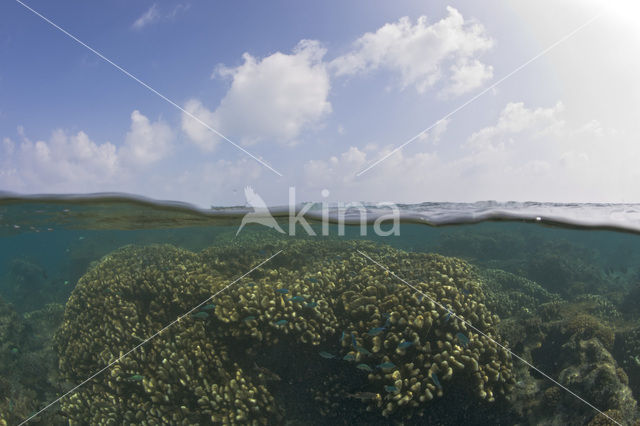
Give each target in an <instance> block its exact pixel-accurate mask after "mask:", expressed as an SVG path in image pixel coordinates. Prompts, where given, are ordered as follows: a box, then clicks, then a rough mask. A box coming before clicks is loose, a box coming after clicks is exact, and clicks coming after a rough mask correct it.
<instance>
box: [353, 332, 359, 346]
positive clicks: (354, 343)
mask: <svg viewBox="0 0 640 426" xmlns="http://www.w3.org/2000/svg"><path fill="white" fill-rule="evenodd" d="M351 344H352V345H353V347H354V348H357V347H358V342H356V336H354V335H353V333H351Z"/></svg>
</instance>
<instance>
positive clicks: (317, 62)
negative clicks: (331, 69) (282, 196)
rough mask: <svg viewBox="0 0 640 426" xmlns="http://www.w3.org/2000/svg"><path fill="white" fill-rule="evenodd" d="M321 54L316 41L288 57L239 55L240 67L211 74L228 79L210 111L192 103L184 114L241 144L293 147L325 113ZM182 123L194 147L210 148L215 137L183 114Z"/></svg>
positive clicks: (327, 105) (326, 83)
mask: <svg viewBox="0 0 640 426" xmlns="http://www.w3.org/2000/svg"><path fill="white" fill-rule="evenodd" d="M325 52H326V51H325V49H324V48H323V47H322V46H321V45H320V44H319V43H318V42H316V41H311V40H302V41H301V42H300V43H298V45H297V46H296V47H295V49H294V50H293V53H292V54H284V53H280V52H277V53H274V54H272V55H270V56H268V57H266V58H264V59H257V58H255V57H253V56H251V55H250V54H248V53H245V54H244V55H243V58H244V63H243V64H242V65H240V66H238V67H236V68H227V67H222V66H221V67H218V68H217V69H216V71H214V74H213V77H215V76H222V77H230V78H231V87H230V88H229V90H228V92H227V93H226V95H225V96H224V98H223V99H222V100H221V101H220V104H219V106H218V107H217V108H216V110H215V111H213V112H212V111H210V110H208V109H207V108H206V107H204V106H203V105H202V102H200V101H199V100H196V99H192V100H190V101H189V102H187V104H186V106H185V109H186V110H187V111H189V112H191V113H193V114H194V115H196V116H197V117H199V118H200V119H202V120H203V121H204V122H206V123H207V124H209V125H210V126H211V127H212V128H214V129H216V130H218V131H220V132H221V133H222V134H224V135H225V136H227V137H229V138H231V139H232V140H234V141H239V142H241V143H242V144H245V145H250V144H253V143H256V142H258V141H261V140H275V141H276V142H279V143H281V144H285V145H292V144H295V143H296V142H297V138H298V137H299V136H300V134H301V133H302V131H303V130H304V129H306V128H309V127H312V126H314V125H318V124H319V123H320V121H321V120H322V118H323V117H325V116H326V115H327V114H328V113H330V112H331V104H330V103H329V101H328V100H327V96H328V94H329V88H330V82H329V75H328V73H327V70H326V67H325V64H324V63H323V62H322V57H323V56H324V54H325ZM182 123H183V130H184V131H185V132H186V133H187V135H188V136H189V137H190V138H191V139H192V140H193V141H194V142H196V144H198V145H199V146H201V147H212V146H214V145H215V141H216V139H217V138H215V137H213V136H211V135H206V134H205V130H204V129H197V128H196V127H197V125H198V123H197V122H196V121H195V120H193V119H192V118H190V117H188V116H187V115H186V114H183V118H182ZM200 127H203V126H202V125H200ZM206 131H207V132H210V131H209V130H206Z"/></svg>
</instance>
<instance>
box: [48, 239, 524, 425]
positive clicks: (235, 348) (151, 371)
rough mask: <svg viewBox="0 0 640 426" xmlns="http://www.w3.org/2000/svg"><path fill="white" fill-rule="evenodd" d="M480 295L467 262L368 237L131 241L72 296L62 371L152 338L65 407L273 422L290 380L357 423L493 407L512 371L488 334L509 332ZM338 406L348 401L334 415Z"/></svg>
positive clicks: (95, 415)
mask: <svg viewBox="0 0 640 426" xmlns="http://www.w3.org/2000/svg"><path fill="white" fill-rule="evenodd" d="M279 249H283V250H284V251H283V252H282V253H281V254H280V255H278V256H277V257H275V258H274V259H273V260H272V261H271V262H269V263H268V264H266V265H265V266H264V267H263V268H261V269H258V270H256V271H255V272H253V273H252V274H251V275H250V276H249V277H246V278H245V279H243V280H242V281H240V282H238V283H236V284H234V287H233V288H229V289H228V290H227V291H223V290H224V289H225V287H226V286H228V285H229V284H230V279H232V278H233V279H235V278H237V277H238V276H240V275H242V274H244V273H246V272H247V271H248V270H249V269H250V268H251V267H252V266H253V265H256V264H258V263H259V262H260V261H261V260H263V259H265V258H267V257H268V256H270V255H271V254H274V253H275V251H276V250H279ZM356 249H360V250H363V251H365V252H366V253H368V254H369V255H371V256H372V257H374V258H375V259H377V260H379V261H380V262H382V263H383V264H384V265H385V266H387V267H389V268H390V270H393V271H395V272H397V273H398V274H399V275H400V276H402V277H403V278H404V279H406V280H408V281H409V282H410V283H412V286H414V288H412V287H410V286H407V285H405V284H403V283H402V282H400V281H399V280H398V279H397V278H395V277H394V276H392V275H391V274H389V273H388V272H386V271H384V270H382V269H380V268H379V267H378V266H376V265H374V264H372V263H371V262H369V261H367V260H366V259H365V258H363V257H362V256H361V255H359V254H358V253H357V252H356ZM416 289H418V290H420V292H422V293H425V294H426V295H427V296H428V297H423V296H422V295H421V294H420V292H416ZM212 295H217V296H216V297H214V298H213V299H211V300H209V301H207V302H206V303H205V304H203V305H202V306H200V307H199V309H197V310H196V311H194V312H192V313H191V314H190V315H187V316H184V317H180V319H179V320H178V321H177V322H176V323H175V324H173V325H172V326H171V327H170V328H168V329H166V330H165V331H162V332H161V333H159V334H158V335H157V336H156V335H155V333H157V332H158V331H159V330H161V329H162V328H163V327H164V326H166V325H167V324H170V323H171V322H172V321H174V320H175V319H176V318H177V317H179V316H180V315H182V314H183V313H184V312H187V311H188V310H190V309H191V308H192V307H194V306H196V305H198V304H199V303H201V302H203V301H204V300H206V299H207V298H208V297H209V296H212ZM484 299H485V296H484V293H483V290H482V285H481V284H480V279H479V277H478V276H477V275H476V274H475V273H474V271H473V269H472V268H471V266H470V265H468V264H467V263H465V262H464V261H462V260H459V259H453V258H446V257H443V256H439V255H426V254H414V253H406V252H403V251H400V250H395V249H392V248H389V247H384V246H378V245H374V244H372V243H368V242H359V243H352V242H351V243H350V242H338V241H331V240H329V241H322V242H311V241H293V242H282V241H273V242H271V243H268V244H262V245H258V244H237V245H235V246H232V247H226V248H224V247H212V248H210V249H207V250H205V251H203V252H201V253H199V254H196V253H192V252H189V251H186V250H181V249H177V248H175V247H172V246H168V245H163V246H149V247H135V246H128V247H125V248H122V249H120V250H118V251H116V252H114V253H112V254H110V255H108V256H106V257H105V258H103V259H102V261H101V262H100V263H99V264H97V265H96V266H95V267H94V268H92V269H91V270H89V271H88V272H87V273H86V274H85V275H84V276H83V277H82V278H81V279H80V281H79V283H78V285H77V286H76V288H75V290H74V292H73V293H72V296H71V298H70V300H69V302H68V304H67V306H66V310H65V314H64V323H63V325H62V326H61V328H60V330H59V332H58V333H57V335H56V339H55V340H56V348H57V350H58V353H59V357H60V364H59V367H60V371H61V374H62V375H63V376H64V378H65V379H66V380H69V381H70V382H79V381H82V380H84V379H85V378H86V377H88V376H90V375H91V374H93V373H94V372H96V371H98V370H99V369H101V368H104V367H105V366H107V365H109V364H110V363H113V362H115V361H116V360H117V359H118V358H119V357H120V356H122V355H123V354H125V353H127V351H128V350H129V349H131V348H133V347H135V346H136V345H139V344H140V343H142V341H143V340H144V339H147V338H150V337H152V336H155V337H154V338H153V339H151V340H150V341H148V342H147V343H145V344H144V345H142V346H141V347H140V348H139V349H138V350H135V351H132V352H130V353H127V354H126V356H124V357H123V358H122V359H121V360H120V361H117V362H115V364H114V365H113V367H112V368H110V369H109V370H108V371H107V372H105V373H104V374H102V375H99V376H97V377H96V378H95V379H93V380H92V382H91V383H90V384H87V385H86V386H84V387H82V388H80V389H79V390H78V391H77V393H75V394H73V395H71V396H69V397H67V398H64V399H63V400H62V408H61V409H62V411H63V412H64V413H65V415H66V416H68V418H69V419H70V421H71V423H72V424H78V423H85V422H88V423H91V424H121V423H132V422H138V423H139V422H142V421H143V420H144V422H146V424H160V423H173V424H193V423H207V422H218V423H223V424H241V423H242V424H244V423H249V424H267V423H274V422H279V421H282V419H283V418H284V416H287V418H289V417H290V416H291V413H292V411H295V409H296V408H295V407H292V406H291V404H290V403H289V402H287V398H286V397H283V396H284V395H287V392H292V391H295V392H296V393H297V394H302V395H298V399H300V398H307V399H308V400H311V401H314V402H315V404H314V405H312V406H313V407H314V408H315V409H316V410H317V413H316V414H315V415H316V416H317V415H324V416H346V417H343V418H345V419H348V418H351V419H352V420H355V419H360V420H362V419H364V418H368V419H371V420H372V421H374V420H375V419H377V421H382V420H381V419H384V418H385V417H386V418H388V419H389V421H391V420H393V421H404V420H407V419H410V418H412V417H413V416H418V417H419V416H429V410H430V409H431V408H432V405H433V402H430V401H431V400H433V399H439V400H442V401H447V399H449V400H453V399H458V401H456V403H460V401H459V399H460V398H464V399H465V401H466V404H467V405H468V404H469V403H475V404H479V405H482V404H489V405H493V404H491V403H492V402H493V401H495V400H497V399H503V398H505V396H506V395H508V394H509V392H510V390H511V389H512V387H513V384H514V382H515V380H514V377H513V374H512V371H511V368H512V365H511V360H510V357H509V354H508V353H507V352H506V351H505V350H504V349H503V348H501V347H500V346H498V345H497V344H496V343H494V341H493V340H491V339H497V340H498V341H499V340H500V337H499V335H498V334H497V332H496V326H497V324H498V316H497V315H495V314H492V313H491V312H490V311H489V309H488V308H487V307H486V306H485V304H484ZM431 300H435V301H437V302H438V303H439V304H442V305H444V306H445V307H446V309H445V308H442V307H441V306H439V305H438V304H436V303H433V302H432V301H431ZM462 319H464V320H466V321H468V322H469V323H472V324H473V326H474V327H476V328H477V329H478V330H480V331H482V333H483V334H479V333H477V332H476V330H474V329H471V328H469V327H467V326H466V325H465V323H464V322H462V321H461V320H462ZM487 336H488V337H487ZM489 337H491V339H490V338H489ZM310 366H311V367H310ZM297 385H300V386H297ZM336 402H339V403H340V405H341V406H349V407H351V408H352V409H351V410H350V411H349V412H348V413H344V412H336V411H335V410H333V411H332V407H334V408H335V404H336ZM436 405H438V404H436ZM306 415H307V416H308V415H310V413H307V414H306ZM311 415H312V414H311ZM367 416H368V417H367ZM345 421H347V420H345Z"/></svg>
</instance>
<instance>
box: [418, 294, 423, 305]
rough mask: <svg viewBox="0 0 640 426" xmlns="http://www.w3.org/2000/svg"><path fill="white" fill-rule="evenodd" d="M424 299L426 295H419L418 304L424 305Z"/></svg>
mask: <svg viewBox="0 0 640 426" xmlns="http://www.w3.org/2000/svg"><path fill="white" fill-rule="evenodd" d="M422 299H424V294H422V293H420V294H419V295H418V302H420V303H422Z"/></svg>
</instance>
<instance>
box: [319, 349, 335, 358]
mask: <svg viewBox="0 0 640 426" xmlns="http://www.w3.org/2000/svg"><path fill="white" fill-rule="evenodd" d="M320 356H321V357H322V358H324V359H333V358H335V357H336V356H335V355H334V354H330V353H329V352H325V351H321V352H320Z"/></svg>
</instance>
